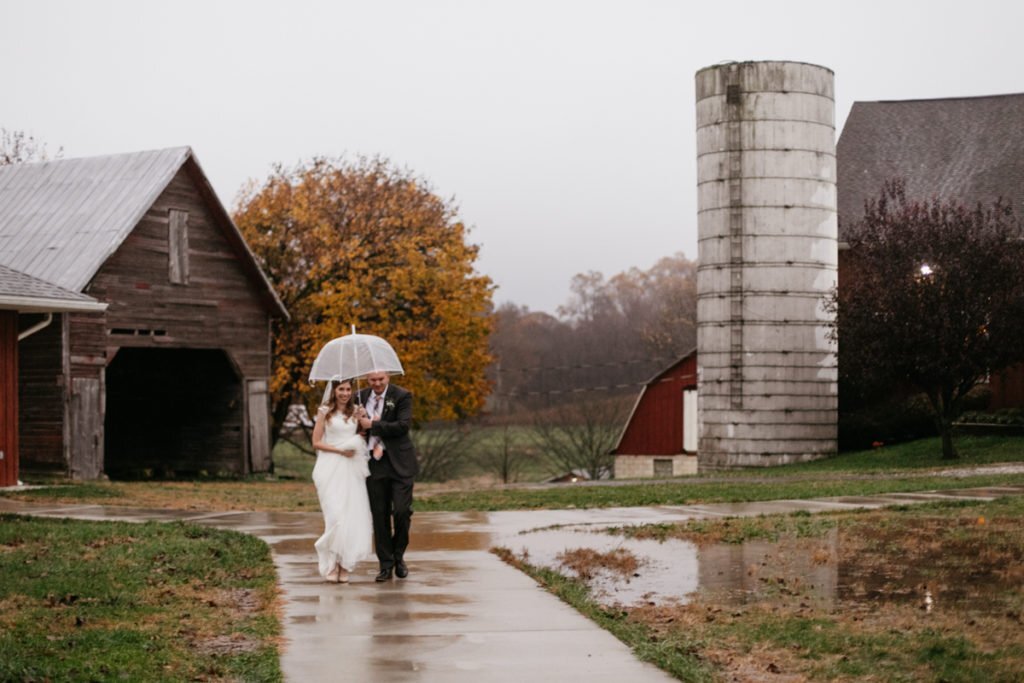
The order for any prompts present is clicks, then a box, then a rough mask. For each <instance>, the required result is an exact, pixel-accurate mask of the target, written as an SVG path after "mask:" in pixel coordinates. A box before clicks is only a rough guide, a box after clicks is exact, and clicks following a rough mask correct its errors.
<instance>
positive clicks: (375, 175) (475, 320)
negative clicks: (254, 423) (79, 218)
mask: <svg viewBox="0 0 1024 683" xmlns="http://www.w3.org/2000/svg"><path fill="white" fill-rule="evenodd" d="M234 219H235V222H236V223H237V225H238V227H239V229H241V231H242V234H243V235H245V239H246V240H247V241H248V243H249V246H250V247H251V248H252V250H253V252H254V253H255V254H256V258H257V259H258V260H259V262H260V265H261V266H262V267H263V269H264V272H266V274H267V276H268V277H269V278H270V281H271V282H272V283H273V285H274V287H275V289H276V290H277V293H278V295H279V296H280V297H281V299H282V301H283V302H284V304H285V306H286V307H287V308H288V311H289V313H290V314H291V320H278V321H275V327H274V335H273V344H274V348H273V352H274V353H273V355H274V367H273V374H272V378H271V398H272V402H273V420H274V425H273V426H274V434H275V437H276V435H278V434H279V433H280V428H281V425H282V424H283V423H284V420H285V418H286V416H287V414H288V408H289V406H290V405H291V404H293V403H296V402H305V403H306V404H307V406H310V407H311V406H312V405H313V404H314V402H315V401H317V400H319V398H320V396H321V393H322V387H317V388H313V387H310V386H309V384H308V381H307V378H308V375H309V368H310V366H311V365H312V363H313V360H314V359H315V358H316V354H317V352H318V351H319V349H320V348H321V347H322V346H323V344H325V343H326V342H327V341H329V340H331V339H333V338H335V337H339V336H342V335H344V334H347V333H348V332H349V330H350V326H351V325H355V326H356V328H357V331H358V332H360V333H364V334H374V335H378V336H380V337H383V338H385V339H387V340H388V341H389V342H390V343H391V344H392V346H394V348H395V350H396V351H397V352H398V354H399V357H400V358H401V360H402V364H403V366H404V367H405V370H406V373H407V374H406V376H405V377H403V378H401V379H400V382H401V384H402V385H403V386H405V387H407V388H409V389H411V390H412V391H413V393H414V394H415V395H416V414H415V419H416V420H417V421H419V422H426V421H431V420H451V419H459V418H464V417H469V416H472V415H474V414H476V413H477V412H478V411H479V410H480V409H481V407H482V406H483V402H484V399H485V398H486V396H487V394H488V391H489V384H488V381H487V379H486V378H485V375H484V372H485V369H486V367H487V365H488V364H489V363H490V361H491V357H490V355H489V354H488V337H489V334H490V331H491V326H492V315H491V308H492V304H491V293H492V291H493V286H492V284H491V280H490V278H488V277H486V276H484V275H480V274H479V273H477V272H476V271H475V269H474V264H475V261H476V258H477V251H478V248H477V247H476V246H475V245H472V244H469V243H467V241H466V238H467V230H466V227H465V226H464V225H463V224H462V223H461V222H460V221H459V220H458V219H457V217H456V207H455V206H454V203H453V202H452V201H451V200H447V201H446V200H442V199H441V198H439V197H438V196H437V195H436V194H434V193H433V192H432V191H431V189H430V187H429V186H428V185H427V183H426V182H425V181H423V180H422V179H420V178H417V177H414V176H413V175H412V174H411V173H410V172H408V171H405V170H399V169H397V168H395V167H394V166H393V165H392V164H390V163H389V162H388V161H386V160H383V159H380V158H375V159H367V158H360V159H358V160H357V161H354V162H351V161H347V160H345V159H327V158H315V159H313V160H312V161H310V162H308V163H303V164H299V165H298V166H296V167H295V168H285V167H283V166H277V167H275V168H274V170H273V172H272V173H271V174H270V176H269V177H268V178H267V179H266V181H265V182H263V183H262V184H258V183H251V184H250V186H249V187H248V188H247V189H246V190H244V191H243V193H242V196H241V198H240V200H239V203H238V208H237V209H236V211H235V214H234Z"/></svg>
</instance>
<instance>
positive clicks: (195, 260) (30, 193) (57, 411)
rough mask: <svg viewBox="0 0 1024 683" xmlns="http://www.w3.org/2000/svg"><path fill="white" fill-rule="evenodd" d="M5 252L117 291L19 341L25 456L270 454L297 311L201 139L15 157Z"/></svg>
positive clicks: (86, 475)
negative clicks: (248, 232) (254, 246)
mask: <svg viewBox="0 0 1024 683" xmlns="http://www.w3.org/2000/svg"><path fill="white" fill-rule="evenodd" d="M0 265H4V266H6V267H8V268H10V269H13V270H14V271H18V272H20V273H22V274H25V275H28V276H30V277H32V278H35V279H36V280H39V281H42V282H44V283H48V284H50V285H53V286H56V287H59V288H61V289H62V290H65V291H67V292H69V293H72V294H81V295H86V296H87V297H91V298H92V299H94V300H96V301H98V302H100V303H101V304H105V305H106V308H105V310H103V311H101V312H96V311H85V310H69V311H67V312H62V313H59V314H57V315H55V316H54V319H53V322H52V324H50V325H48V326H47V327H45V328H43V329H41V330H39V331H38V332H36V333H35V334H33V335H32V336H31V337H28V338H25V339H23V340H22V341H21V342H20V344H19V345H18V348H17V355H18V373H19V379H18V404H19V423H18V424H19V426H18V435H17V438H18V442H19V446H20V453H21V466H22V468H23V469H25V470H35V471H50V472H54V473H59V474H65V475H70V476H72V477H74V478H79V479H93V478H97V477H100V476H102V475H103V474H109V475H111V476H136V475H140V474H144V473H145V474H149V473H152V474H154V475H169V474H186V473H187V474H193V473H198V472H203V471H205V472H208V473H210V474H217V473H231V474H244V473H249V472H260V471H266V470H267V469H269V467H270V432H269V419H268V410H269V405H268V396H267V386H268V379H269V376H270V363H271V358H270V338H271V336H270V335H271V331H270V324H271V319H272V318H273V317H275V316H286V315H287V312H286V311H285V309H284V307H283V305H282V304H281V302H280V300H279V299H278V297H277V295H276V294H275V293H274V291H273V288H272V287H271V285H270V283H269V282H268V280H267V279H266V277H265V276H264V274H263V273H262V271H261V270H260V268H259V266H258V264H257V263H256V260H255V258H254V257H253V254H252V252H251V251H250V250H249V248H248V247H247V245H246V244H245V241H244V239H243V238H242V236H241V234H240V233H239V231H238V229H237V228H236V227H235V225H234V223H233V222H232V221H231V218H230V216H229V215H228V213H227V211H226V210H225V209H224V206H223V205H222V204H221V202H220V200H219V199H218V198H217V196H216V194H215V193H214V191H213V189H212V187H211V186H210V183H209V181H208V180H207V179H206V176H205V175H204V173H203V171H202V169H201V168H200V166H199V164H198V162H197V161H196V158H195V155H194V154H193V152H192V150H191V149H190V148H188V147H177V148H172V149H164V150H156V151H148V152H138V153H133V154H119V155H110V156H100V157H92V158H85V159H67V160H58V161H48V162H41V163H31V164H17V165H12V166H7V167H3V168H0ZM29 315H31V314H28V313H19V318H20V320H19V327H21V328H24V327H26V326H28V325H30V324H32V322H33V321H32V320H31V318H28V317H27V316H29Z"/></svg>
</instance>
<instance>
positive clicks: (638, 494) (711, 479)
mask: <svg viewBox="0 0 1024 683" xmlns="http://www.w3.org/2000/svg"><path fill="white" fill-rule="evenodd" d="M958 447H959V449H960V452H961V456H962V457H961V458H960V459H959V460H956V461H947V460H943V459H942V457H941V446H940V444H939V440H938V439H934V438H933V439H922V440H920V441H914V442H910V443H905V444H899V445H895V446H886V447H884V448H879V449H874V450H870V451H860V452H857V453H848V454H842V455H839V456H836V457H834V458H831V459H828V460H821V461H817V462H811V463H803V464H797V465H788V466H784V467H772V468H765V469H757V470H749V469H747V470H741V471H731V472H718V473H711V474H708V475H701V476H695V477H684V478H678V479H674V480H671V481H668V482H658V483H644V482H642V481H635V482H599V483H594V484H562V485H554V486H536V485H532V486H507V487H506V486H496V485H490V486H487V485H484V484H483V483H482V482H481V481H480V480H477V479H473V480H462V481H455V482H448V483H445V484H435V483H417V485H416V509H417V510H420V511H430V510H507V509H531V508H532V509H539V508H595V507H627V506H638V505H686V504H692V503H709V502H738V501H757V500H771V499H779V498H812V497H818V496H839V495H867V494H875V493H886V492H895V491H906V492H911V491H922V490H929V489H950V488H962V487H966V486H992V485H1000V484H1021V483H1024V474H991V473H989V474H981V475H978V476H970V477H963V478H954V477H947V476H938V475H937V474H936V473H935V472H930V471H929V470H932V469H934V470H936V471H937V470H941V469H944V468H950V467H970V466H977V465H990V464H994V463H1006V462H1015V463H1020V462H1024V437H998V436H977V437H963V438H961V439H959V440H958ZM275 458H276V462H277V468H276V476H275V477H270V478H268V477H253V478H250V479H241V480H205V481H203V480H198V481H141V482H89V483H78V484H69V485H66V486H56V487H51V488H45V489H36V490H29V491H13V492H12V491H7V492H0V495H6V496H10V497H13V498H18V499H22V500H34V501H52V502H83V503H100V504H104V505H127V506H133V507H145V508H177V509H196V510H287V511H317V510H319V506H318V503H317V499H316V492H315V491H314V489H313V484H312V481H311V479H310V473H311V472H312V466H313V462H314V461H313V459H312V458H311V457H310V456H308V455H304V454H301V453H299V452H297V451H294V452H281V449H280V447H279V449H278V451H275Z"/></svg>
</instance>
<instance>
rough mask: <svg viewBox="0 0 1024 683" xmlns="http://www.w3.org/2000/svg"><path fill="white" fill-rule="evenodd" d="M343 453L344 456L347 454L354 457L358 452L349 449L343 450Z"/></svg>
mask: <svg viewBox="0 0 1024 683" xmlns="http://www.w3.org/2000/svg"><path fill="white" fill-rule="evenodd" d="M341 454H342V455H344V456H345V457H346V458H351V457H352V456H353V455H355V454H356V452H355V451H352V450H349V451H341Z"/></svg>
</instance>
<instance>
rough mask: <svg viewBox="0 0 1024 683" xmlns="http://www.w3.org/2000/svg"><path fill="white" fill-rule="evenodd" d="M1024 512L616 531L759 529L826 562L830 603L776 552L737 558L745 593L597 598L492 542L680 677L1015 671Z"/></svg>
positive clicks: (907, 513) (755, 535) (970, 510)
mask: <svg viewBox="0 0 1024 683" xmlns="http://www.w3.org/2000/svg"><path fill="white" fill-rule="evenodd" d="M1022 518H1024V497H1022V496H1015V497H1008V498H1003V499H999V500H996V501H993V502H969V503H965V502H951V503H937V504H928V505H919V506H917V505H915V506H907V507H904V508H890V509H886V510H877V511H870V512H843V513H832V514H824V515H813V516H811V515H807V514H796V515H785V516H782V515H773V516H765V517H760V518H751V519H724V520H723V519H718V520H702V521H694V522H689V523H685V524H680V525H658V526H655V527H639V528H632V529H628V530H627V531H628V533H630V534H631V535H633V536H636V537H648V538H667V537H672V538H683V539H686V540H690V541H694V542H697V543H698V545H703V544H707V543H721V542H727V543H742V542H744V541H747V540H764V539H769V540H771V541H772V542H773V543H775V544H776V546H775V550H774V553H773V554H774V555H775V556H777V557H792V556H793V555H794V554H799V553H804V554H806V555H807V556H809V557H813V558H815V562H816V563H824V564H828V563H835V567H834V570H835V571H834V574H835V576H836V577H837V582H838V585H837V587H836V590H835V594H834V597H833V598H832V599H823V598H822V596H821V593H820V591H815V590H814V588H815V587H814V586H813V585H808V583H807V580H806V579H807V577H806V576H802V575H800V574H799V573H798V571H796V570H794V569H793V566H794V565H790V564H789V563H787V562H779V563H778V564H777V565H773V566H770V567H768V568H765V567H762V566H760V565H758V566H751V567H750V568H748V570H747V573H748V576H752V577H754V578H751V579H749V580H748V582H747V585H750V584H756V585H757V586H758V588H757V589H756V590H751V589H747V590H744V591H742V593H740V594H729V593H725V594H716V593H714V592H711V591H702V592H698V593H696V594H694V595H691V596H688V597H687V596H679V597H687V599H688V600H689V601H688V602H686V603H685V604H679V603H677V602H669V601H666V602H663V603H655V602H652V601H648V602H646V603H642V604H639V605H630V606H619V605H615V606H612V607H608V606H602V605H600V604H598V603H597V602H595V601H594V600H593V599H592V597H591V595H590V593H589V588H588V584H587V583H586V582H584V581H582V580H580V579H576V578H566V576H563V575H562V574H560V573H558V572H555V571H553V570H551V569H547V568H538V567H534V566H531V565H529V564H528V563H527V562H524V559H523V558H518V557H516V556H513V555H512V554H511V553H509V552H508V551H507V550H500V549H499V550H497V551H496V552H497V553H498V554H499V555H500V556H501V557H502V558H503V559H505V560H506V561H507V562H509V563H511V564H513V565H515V566H518V567H520V568H522V569H523V570H524V571H526V572H527V573H529V574H530V575H531V576H533V577H534V578H535V579H536V580H537V581H538V582H540V583H541V584H542V585H544V586H546V587H547V588H548V589H549V590H550V591H552V592H553V593H555V594H556V595H558V596H559V597H561V598H562V599H563V600H565V601H566V602H568V603H569V604H571V605H573V606H574V607H576V608H577V609H578V610H580V611H581V612H582V613H584V614H585V615H587V616H589V617H590V618H591V619H593V620H594V621H595V622H597V623H598V624H599V625H601V626H603V627H604V628H606V629H608V630H609V631H611V632H612V633H613V634H615V635H616V636H617V637H618V638H619V639H620V640H622V641H623V642H625V643H626V644H628V645H630V646H631V647H632V648H633V649H634V651H635V652H636V654H637V655H638V656H639V657H641V658H642V659H645V660H647V661H651V662H653V663H655V664H656V665H658V666H660V667H662V668H663V669H665V670H666V671H668V672H670V673H672V674H673V675H675V676H676V677H677V678H679V679H680V680H686V681H701V680H707V681H712V680H787V681H788V680H811V681H860V680H874V681H909V680H936V681H938V680H941V681H964V682H968V681H1019V680H1021V679H1020V675H1021V672H1022V671H1024V526H1022V525H1021V523H1020V521H1021V519H1022ZM622 531H623V530H618V532H620V533H621V532H622ZM826 535H827V538H828V539H830V540H827V541H826ZM824 548H838V551H837V552H826V551H825V550H824ZM596 559H597V561H598V562H599V561H600V559H601V558H600V556H596ZM591 560H592V561H593V560H594V558H591ZM620 561H621V558H614V559H613V558H609V565H611V563H612V562H620ZM610 568H611V567H610ZM640 571H643V569H642V568H641V569H640ZM751 572H753V574H751ZM926 591H929V592H928V593H927V595H928V598H927V600H930V599H931V595H932V593H931V591H934V594H935V598H934V602H933V603H932V602H924V601H923V598H924V597H925V595H926Z"/></svg>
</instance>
